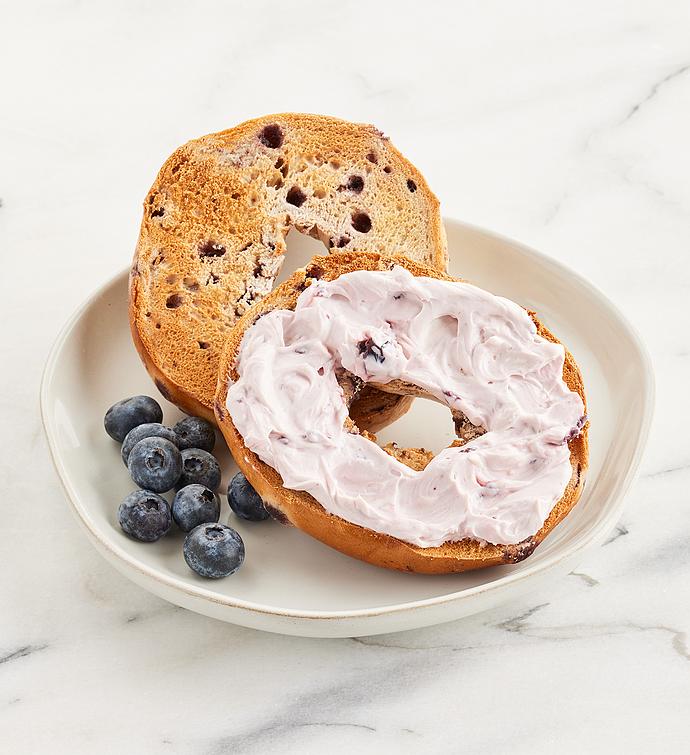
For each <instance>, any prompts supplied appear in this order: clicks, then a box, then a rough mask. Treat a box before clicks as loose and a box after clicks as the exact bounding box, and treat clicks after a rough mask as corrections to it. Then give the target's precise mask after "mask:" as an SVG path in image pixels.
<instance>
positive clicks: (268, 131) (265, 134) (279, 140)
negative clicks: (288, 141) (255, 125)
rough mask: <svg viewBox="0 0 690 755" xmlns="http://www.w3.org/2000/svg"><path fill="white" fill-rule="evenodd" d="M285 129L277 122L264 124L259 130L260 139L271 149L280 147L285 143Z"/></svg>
mask: <svg viewBox="0 0 690 755" xmlns="http://www.w3.org/2000/svg"><path fill="white" fill-rule="evenodd" d="M283 139H284V137H283V129H282V128H280V126H279V125H278V124H277V123H271V124H269V125H268V126H264V127H263V128H262V129H261V131H259V141H260V142H261V143H262V144H263V145H264V146H265V147H269V148H270V149H278V147H281V146H282V145H283Z"/></svg>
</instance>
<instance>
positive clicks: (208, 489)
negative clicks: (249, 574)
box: [104, 396, 269, 579]
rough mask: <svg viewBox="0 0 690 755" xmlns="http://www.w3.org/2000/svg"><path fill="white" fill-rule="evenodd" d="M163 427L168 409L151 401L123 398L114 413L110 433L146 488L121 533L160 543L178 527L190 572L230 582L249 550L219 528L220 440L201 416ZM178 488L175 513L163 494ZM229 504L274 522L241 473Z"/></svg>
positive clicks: (108, 420)
mask: <svg viewBox="0 0 690 755" xmlns="http://www.w3.org/2000/svg"><path fill="white" fill-rule="evenodd" d="M162 420H163V410H162V409H161V407H160V404H159V403H158V402H157V401H156V400H155V399H152V398H151V397H150V396H132V397H131V398H126V399H123V400H122V401H118V402H117V403H116V404H113V406H111V407H110V409H108V411H107V412H106V415H105V420H104V424H105V430H106V432H107V433H108V435H110V437H111V438H114V439H115V440H116V441H118V442H119V443H122V461H123V462H124V463H125V465H126V467H127V469H128V470H129V474H130V476H131V477H132V480H134V482H135V483H136V484H137V485H138V486H139V489H138V490H135V491H134V492H133V493H130V494H129V495H128V496H127V497H126V498H125V500H124V501H123V502H122V503H121V504H120V508H119V509H118V512H117V515H118V520H119V522H120V527H122V529H123V530H124V531H125V532H126V533H127V534H128V535H129V536H130V537H133V538H135V539H136V540H141V541H142V542H145V543H152V542H155V541H156V540H159V539H160V538H161V537H163V535H165V534H167V533H168V532H169V531H170V528H171V527H172V523H173V521H174V522H175V524H177V526H178V527H179V528H180V529H181V530H182V531H183V532H186V533H187V535H186V537H185V541H184V548H183V552H184V558H185V561H186V562H187V564H188V565H189V567H190V568H191V569H193V570H194V571H195V572H196V573H197V574H200V575H201V576H202V577H210V578H212V579H218V578H220V577H227V576H228V575H230V574H233V573H234V572H236V571H237V570H238V569H239V568H240V566H242V563H243V561H244V543H243V542H242V538H241V537H240V535H239V533H238V532H236V531H235V530H234V529H233V528H232V527H228V526H227V525H226V524H220V523H219V521H218V520H219V519H220V503H219V499H218V494H217V492H216V491H217V490H218V487H219V486H220V466H219V465H218V462H217V461H216V459H215V457H214V456H212V454H211V451H213V447H214V445H215V442H216V433H215V431H214V429H213V427H211V425H210V424H209V423H208V422H206V421H205V420H203V419H201V418H199V417H185V418H184V419H182V420H180V421H179V422H178V423H177V424H176V425H175V426H174V427H172V428H171V427H165V425H162V424H161V422H162ZM173 488H174V489H175V490H176V493H175V497H174V498H173V501H172V506H170V505H169V504H168V502H167V501H166V500H165V498H163V497H162V495H161V493H166V492H167V491H169V490H172V489H173ZM228 503H229V504H230V508H231V509H232V510H233V511H234V512H235V514H236V515H237V516H239V517H241V518H242V519H249V520H251V521H260V520H263V519H268V516H269V514H268V512H267V511H266V509H265V508H264V504H263V501H262V500H261V498H260V497H259V496H258V494H257V493H256V491H255V490H254V488H253V487H252V486H251V485H250V484H249V482H248V481H247V478H246V477H245V476H244V475H243V474H242V473H241V472H240V473H238V474H236V475H235V476H234V477H233V478H232V480H231V481H230V485H229V486H228Z"/></svg>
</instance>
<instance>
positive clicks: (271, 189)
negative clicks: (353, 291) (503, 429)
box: [129, 113, 447, 431]
mask: <svg viewBox="0 0 690 755" xmlns="http://www.w3.org/2000/svg"><path fill="white" fill-rule="evenodd" d="M293 227H294V228H296V229H297V230H299V231H301V232H302V233H305V234H308V235H311V236H313V237H315V238H318V239H320V240H321V241H323V243H324V244H325V245H326V247H327V248H328V249H329V250H330V251H331V252H343V251H348V250H349V249H350V248H351V247H355V248H356V249H357V250H358V251H376V252H380V251H382V252H386V253H397V254H404V255H406V256H408V257H410V258H411V259H413V260H416V261H419V262H423V263H426V264H429V265H431V266H432V267H435V268H437V269H439V270H445V268H446V264H447V252H446V241H445V233H444V230H443V225H442V222H441V217H440V214H439V203H438V200H437V199H436V197H435V196H434V194H433V193H432V192H431V191H430V189H429V187H428V186H427V184H426V181H425V180H424V178H423V177H422V175H421V174H420V173H419V171H417V169H416V168H415V167H414V166H412V165H411V164H410V163H409V162H408V161H407V160H406V159H405V158H404V157H403V156H402V155H401V154H400V153H399V152H398V151H397V150H396V149H395V148H394V147H393V146H392V145H391V143H390V141H389V140H388V139H387V138H386V137H385V136H384V135H383V134H382V133H381V132H380V131H378V130H377V129H376V128H374V127H373V126H370V125H363V124H355V123H349V122H347V121H342V120H338V119H335V118H329V117H325V116H318V115H300V114H294V113H286V114H282V115H270V116H265V117H262V118H257V119H256V120H252V121H248V122H246V123H243V124H241V125H239V126H236V127H235V128H232V129H229V130H227V131H222V132H220V133H217V134H210V135H208V136H204V137H201V138H200V139H195V140H193V141H190V142H188V143H187V144H185V145H184V146H182V147H180V148H179V149H178V150H176V151H175V152H174V153H173V155H172V156H171V157H170V158H169V159H168V160H167V161H166V162H165V164H164V165H163V167H162V168H161V170H160V172H159V174H158V177H157V178H156V180H155V182H154V184H153V186H152V188H151V190H150V191H149V193H148V196H147V198H146V200H145V203H144V215H143V220H142V224H141V231H140V235H139V240H138V244H137V248H136V252H135V256H134V262H133V264H132V268H131V275H130V286H129V319H130V328H131V332H132V338H133V340H134V344H135V346H136V348H137V350H138V352H139V354H140V356H141V358H142V360H143V362H144V365H145V366H146V368H147V370H148V372H149V373H150V375H151V377H152V378H153V380H154V382H155V384H156V386H157V387H158V389H159V390H160V392H161V393H162V394H163V396H164V397H165V398H167V399H168V400H170V401H172V402H173V403H175V404H177V406H179V407H180V408H181V409H182V410H183V411H185V412H187V413H189V414H194V415H197V416H201V417H204V418H205V419H208V420H211V421H215V418H214V414H213V397H214V394H215V390H216V380H217V376H218V360H219V358H220V353H221V350H222V347H223V344H224V342H225V340H226V338H227V336H228V333H229V331H230V329H231V328H232V326H233V325H234V323H235V322H236V320H237V319H238V318H239V317H240V316H241V315H242V314H243V313H244V312H246V311H247V310H248V309H249V308H250V307H251V305H252V304H253V303H254V302H256V301H259V300H261V299H262V298H263V297H264V296H266V294H268V293H269V292H270V291H271V289H272V287H273V283H274V280H275V277H276V275H277V274H278V272H279V270H280V267H281V265H282V263H283V259H284V256H285V252H286V249H287V247H286V242H285V238H286V235H287V233H288V231H289V229H290V228H293ZM411 400H412V399H410V398H409V397H400V396H391V395H390V394H385V393H381V392H378V391H374V390H371V389H367V390H366V391H364V392H363V394H362V396H361V397H360V401H359V403H358V406H357V407H354V408H353V413H354V415H355V416H357V417H358V421H359V422H360V425H361V426H362V427H368V428H370V429H372V430H373V431H375V430H376V429H377V428H379V427H382V426H385V425H386V424H388V423H389V422H391V421H392V420H394V419H395V418H397V417H398V416H400V415H402V414H404V412H405V411H406V410H407V408H408V407H409V405H410V403H411Z"/></svg>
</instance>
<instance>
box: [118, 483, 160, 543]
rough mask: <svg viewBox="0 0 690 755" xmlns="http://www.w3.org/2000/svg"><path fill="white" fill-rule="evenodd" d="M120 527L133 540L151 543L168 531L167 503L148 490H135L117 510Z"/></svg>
mask: <svg viewBox="0 0 690 755" xmlns="http://www.w3.org/2000/svg"><path fill="white" fill-rule="evenodd" d="M117 518H118V521H119V522H120V527H122V529H123V530H124V531H125V532H126V533H127V534H128V535H129V536H130V537H133V538H134V539H135V540H141V541H142V542H144V543H152V542H154V540H159V539H160V538H161V537H163V535H165V533H166V532H167V531H168V530H169V529H170V524H171V523H172V519H171V517H170V507H169V506H168V502H167V501H166V500H165V499H164V498H161V497H160V496H159V495H157V494H156V493H152V492H151V491H149V490H135V491H134V492H133V493H130V494H129V495H128V496H127V498H125V500H124V501H123V502H122V503H121V504H120V508H119V509H118V510H117Z"/></svg>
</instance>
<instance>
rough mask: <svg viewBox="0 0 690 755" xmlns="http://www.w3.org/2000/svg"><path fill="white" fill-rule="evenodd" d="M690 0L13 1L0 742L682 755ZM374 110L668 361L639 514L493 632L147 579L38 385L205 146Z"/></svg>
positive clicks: (2, 250)
mask: <svg viewBox="0 0 690 755" xmlns="http://www.w3.org/2000/svg"><path fill="white" fill-rule="evenodd" d="M688 28H690V7H689V6H688V4H687V3H685V2H682V1H681V0H675V1H673V2H667V3H663V4H661V3H654V2H651V1H649V0H648V1H646V2H641V3H636V4H630V3H622V2H621V3H618V2H612V3H604V4H602V3H599V2H594V1H593V0H585V2H581V3H577V4H572V3H570V4H566V3H556V4H543V3H535V2H527V3H519V4H510V3H499V2H489V3H469V2H457V3H453V4H450V3H448V4H441V3H438V4H429V3H427V4H417V5H412V6H406V5H401V4H399V3H393V2H382V3H369V4H366V5H360V4H354V3H342V2H341V3H336V2H331V1H330V0H329V1H328V2H317V1H316V0H305V1H303V2H300V3H297V4H285V3H283V4H278V3H272V2H268V1H267V0H257V2H254V3H248V4H225V3H220V2H200V3H194V4H183V3H176V2H172V3H166V4H156V3H153V4H138V5H137V4H119V3H111V4H105V3H91V4H82V3H74V2H67V1H63V2H57V3H50V4H49V3H43V2H34V3H18V2H14V3H10V2H8V3H5V4H4V6H3V8H2V23H1V24H0V64H1V70H2V72H3V73H2V80H3V84H2V96H1V103H2V104H1V108H2V110H1V112H2V117H1V118H0V199H1V201H0V259H1V261H2V271H3V272H2V275H0V291H1V293H2V298H3V302H4V304H5V313H6V314H5V318H4V320H3V325H2V336H3V337H2V339H0V357H1V363H2V364H3V365H4V369H3V371H2V373H0V375H1V377H0V379H1V380H2V391H0V416H2V419H3V422H2V433H0V442H1V445H0V451H1V453H0V479H1V480H2V482H3V485H2V489H3V496H2V503H1V504H0V514H1V516H2V545H0V554H1V555H2V569H0V732H1V733H2V734H1V740H2V744H0V749H3V746H4V748H7V750H8V751H9V752H13V753H24V752H26V753H36V752H69V753H81V752H84V753H87V752H88V753H93V752H99V753H122V752H145V753H209V754H210V753H226V752H233V753H234V752H239V753H259V754H260V755H266V754H268V753H291V752H295V753H304V752H307V753H311V752H315V753H317V752H324V751H326V752H329V753H331V754H332V755H337V754H338V753H348V754H349V753H351V752H353V751H359V752H377V753H380V752H396V753H408V752H409V753H419V752H441V751H442V752H465V751H467V752H472V753H493V752H497V751H508V752H511V753H527V752H529V753H534V752H556V751H557V752H566V753H570V752H573V753H579V752H583V751H586V752H590V753H592V752H605V753H609V752H623V751H624V752H626V753H637V752H639V753H642V752H650V751H653V752H664V751H671V750H673V751H676V752H682V751H684V750H685V749H687V746H688V745H687V742H688V734H689V733H690V732H689V727H688V723H687V712H686V710H685V707H687V706H685V704H684V703H685V701H687V700H688V699H689V697H690V640H689V638H688V632H689V631H690V587H689V585H690V547H688V543H689V542H690V518H688V505H689V504H690V496H689V494H688V490H689V489H690V455H689V446H688V441H687V435H688V426H689V424H690V404H689V402H688V398H687V396H688V385H690V360H688V355H689V354H690V331H689V330H688V327H687V325H688V317H689V314H690V310H689V308H688V294H689V293H690V261H689V260H690V256H689V252H688V250H689V249H690V183H689V182H688V175H690V151H689V150H688V147H687V134H688V133H690V44H689V42H688V34H687V30H688ZM281 110H297V111H299V110H304V111H312V112H327V113H332V114H334V115H340V116H343V117H347V118H350V119H353V120H364V121H371V122H375V123H376V124H377V125H379V126H380V127H381V128H382V129H384V131H386V132H388V133H390V134H392V135H393V137H394V140H395V143H396V145H397V146H399V147H400V148H401V150H402V151H403V152H405V153H408V154H409V156H410V157H411V158H412V159H413V161H414V162H415V163H416V164H417V165H418V166H419V167H420V169H421V170H422V171H423V172H424V173H425V175H426V177H427V178H428V180H429V183H430V185H431V186H432V187H433V188H434V190H435V191H436V192H437V194H438V195H439V197H440V198H441V199H442V204H443V207H444V209H445V212H446V213H447V214H449V215H453V216H456V217H459V218H461V219H463V220H466V221H469V222H472V223H475V224H477V225H480V226H486V227H488V228H492V229H494V230H496V231H499V232H502V233H505V234H507V235H509V236H512V237H514V238H517V239H519V240H521V241H524V242H525V243H528V244H530V245H532V246H534V247H536V248H538V249H541V250H543V251H545V252H547V253H548V254H551V255H552V256H554V257H556V258H558V259H560V260H562V261H563V262H565V263H566V264H568V265H570V266H572V267H575V268H576V269H578V270H579V271H580V272H581V273H582V274H583V275H584V276H585V277H587V278H589V279H590V280H592V282H593V283H594V284H595V285H597V286H598V287H599V288H601V289H602V290H604V291H605V292H606V293H607V295H609V296H610V297H611V298H612V299H613V300H614V301H615V302H616V304H617V305H618V306H620V307H621V309H622V310H623V311H624V312H625V314H626V315H627V316H628V317H629V318H630V320H631V321H632V322H633V323H634V324H635V326H636V327H637V328H638V330H639V331H640V333H641V335H642V337H643V339H644V340H645V342H646V343H647V345H648V348H649V350H650V352H651V354H652V358H653V361H654V364H655V367H656V370H657V393H658V397H657V414H656V418H655V422H654V426H653V429H652V435H651V439H650V444H649V448H648V451H647V453H646V456H645V459H644V461H643V464H642V468H641V473H640V476H639V479H638V480H637V482H636V484H635V485H634V487H633V488H632V489H631V491H630V493H629V495H628V500H627V506H626V509H625V511H624V514H623V517H622V519H621V521H620V522H619V523H618V526H617V527H616V529H615V530H614V531H613V532H612V533H611V535H610V537H609V538H608V540H607V541H606V542H605V543H604V545H603V546H602V547H600V548H598V549H597V550H594V551H592V552H591V553H590V554H589V555H588V556H587V558H586V559H585V560H584V561H583V563H582V564H581V565H580V566H579V567H578V569H577V570H576V571H574V572H573V573H572V574H571V575H569V576H567V577H565V578H563V579H561V580H560V581H558V582H556V583H554V584H552V585H551V586H549V587H548V589H544V590H542V591H540V592H538V593H535V594H533V595H531V596H529V597H526V598H522V599H520V600H516V601H515V602H514V603H513V604H511V605H506V606H504V607H503V608H501V609H498V610H495V611H492V612H490V613H486V614H482V615H479V616H475V617H471V618H468V619H466V620H463V621H459V622H454V623H451V624H446V625H441V626H437V627H431V628H428V629H423V630H417V631H413V632H406V633H402V634H397V635H388V636H379V637H371V638H367V637H362V638H358V639H351V640H320V641H315V640H307V639H300V638H289V637H281V636H275V635H269V634H262V633H258V632H254V631H251V630H248V629H243V628H240V627H233V626H230V625H225V624H222V623H220V622H217V621H213V620H211V619H207V618H205V617H202V616H197V615H194V614H192V613H189V612H187V611H184V610H182V609H178V608H176V607H174V606H171V605H168V604H166V603H164V602H163V601H161V600H159V599H158V598H156V597H154V596H152V595H149V594H148V593H146V592H144V591H143V590H141V589H139V588H138V587H136V586H134V585H133V584H131V583H130V582H128V581H127V580H125V579H124V578H123V577H121V576H120V575H119V574H118V573H117V572H115V571H114V570H113V569H112V568H111V567H110V566H108V564H106V563H105V562H104V561H103V560H102V559H101V558H100V556H98V554H97V553H96V552H95V551H94V550H93V549H92V548H91V547H90V546H89V545H88V543H87V541H86V539H85V537H84V536H83V534H82V532H81V531H80V529H79V528H78V526H77V524H76V523H75V522H74V521H73V519H72V517H71V515H70V513H69V510H68V507H67V505H66V504H65V501H64V499H63V494H62V491H61V490H60V487H59V484H58V482H57V479H56V477H55V475H54V473H53V470H52V466H51V462H50V459H49V456H48V452H47V448H46V444H45V441H44V439H43V435H42V432H41V427H40V421H39V416H38V406H37V403H38V402H37V394H38V385H39V379H40V372H41V368H42V365H43V362H44V360H45V356H46V353H47V350H48V348H49V346H50V344H51V342H52V340H53V338H54V337H55V334H56V333H57V330H58V328H59V327H60V325H61V324H62V322H64V320H65V319H66V318H67V317H68V316H69V314H70V313H71V312H72V310H73V309H74V307H75V306H76V305H77V304H78V303H79V302H80V301H81V300H82V299H83V298H84V297H85V296H86V295H87V294H88V293H89V292H90V291H91V290H92V289H93V288H95V287H96V286H97V285H99V284H100V283H101V282H102V281H103V280H105V279H106V278H107V277H109V276H110V275H112V274H113V273H114V272H116V271H118V270H120V269H121V268H122V267H123V266H124V265H125V264H126V261H127V260H128V258H129V257H130V255H131V251H132V249H133V246H134V242H135V240H136V235H137V231H138V222H139V212H140V209H139V208H140V203H141V199H142V197H143V196H144V194H145V192H146V190H147V188H148V186H149V185H150V183H151V180H152V178H153V176H154V174H155V172H156V170H157V169H158V167H159V165H160V163H161V162H162V160H163V159H164V158H165V157H166V156H167V155H168V154H169V152H170V151H171V150H172V149H174V148H175V147H176V146H178V144H180V143H182V142H183V141H185V140H186V139H188V138H191V137H194V136H197V135H199V134H201V133H206V132H209V131H213V130H217V129H220V128H224V127H226V126H228V125H230V124H233V123H236V122H239V121H241V120H243V119H244V118H247V117H250V116H253V115H257V114H260V113H264V112H277V111H281Z"/></svg>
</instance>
